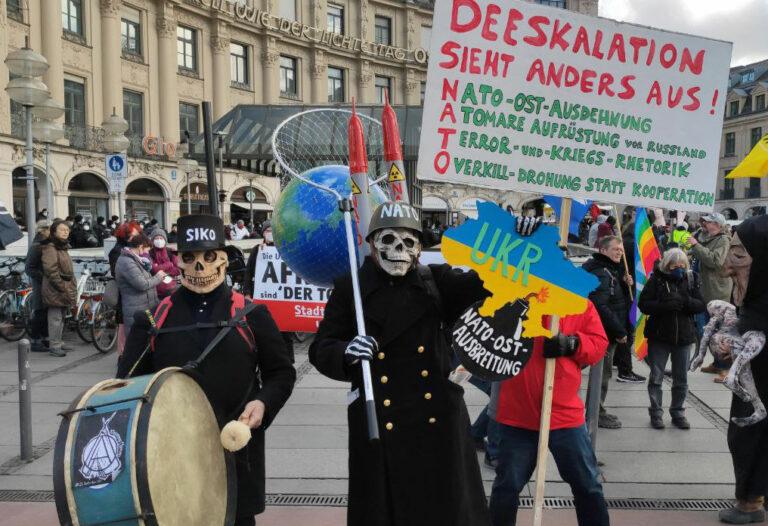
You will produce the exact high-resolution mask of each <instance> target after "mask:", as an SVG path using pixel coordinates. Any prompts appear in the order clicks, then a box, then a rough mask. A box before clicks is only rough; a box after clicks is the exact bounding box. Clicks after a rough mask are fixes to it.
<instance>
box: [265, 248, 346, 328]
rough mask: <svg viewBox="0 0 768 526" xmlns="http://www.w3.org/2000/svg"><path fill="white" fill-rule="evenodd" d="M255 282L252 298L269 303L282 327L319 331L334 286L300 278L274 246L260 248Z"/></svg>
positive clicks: (278, 323) (270, 309)
mask: <svg viewBox="0 0 768 526" xmlns="http://www.w3.org/2000/svg"><path fill="white" fill-rule="evenodd" d="M253 284H254V285H253V288H254V293H253V301H254V302H255V303H262V304H264V305H266V307H267V309H268V310H269V312H270V314H272V317H273V318H274V320H275V323H277V326H278V328H279V329H280V330H281V331H283V332H317V326H318V325H319V324H320V320H322V319H323V314H324V313H325V304H326V303H327V301H328V295H329V294H330V292H331V289H327V288H323V287H318V286H316V285H312V284H311V283H309V282H307V281H304V280H303V279H301V278H300V277H299V276H298V275H296V273H294V272H293V271H292V270H291V269H290V268H288V266H287V265H286V264H285V262H283V260H282V258H281V257H280V253H279V252H278V251H277V249H276V248H275V247H267V246H262V247H261V248H260V249H259V254H258V257H257V260H256V272H255V275H254V279H253Z"/></svg>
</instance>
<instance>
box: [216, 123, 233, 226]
mask: <svg viewBox="0 0 768 526" xmlns="http://www.w3.org/2000/svg"><path fill="white" fill-rule="evenodd" d="M216 135H217V136H218V137H219V141H218V147H219V188H221V194H219V205H220V206H221V210H220V212H221V220H222V221H224V193H223V192H224V134H223V133H221V132H219V133H217V134H216ZM230 219H231V218H230Z"/></svg>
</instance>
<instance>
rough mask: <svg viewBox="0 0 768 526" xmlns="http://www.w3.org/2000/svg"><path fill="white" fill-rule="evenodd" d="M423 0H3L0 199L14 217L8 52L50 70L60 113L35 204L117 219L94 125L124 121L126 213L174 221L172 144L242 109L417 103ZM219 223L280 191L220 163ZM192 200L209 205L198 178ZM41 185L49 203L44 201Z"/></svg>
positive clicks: (271, 181) (18, 194)
mask: <svg viewBox="0 0 768 526" xmlns="http://www.w3.org/2000/svg"><path fill="white" fill-rule="evenodd" d="M431 6H432V2H431V1H429V0H237V1H232V0H66V1H63V2H62V0H0V200H2V201H4V202H6V203H8V205H9V206H10V205H11V203H13V209H14V212H15V213H16V214H17V215H18V216H21V217H22V218H23V216H24V213H25V212H24V210H25V208H24V204H23V203H24V198H25V192H26V190H25V188H24V181H23V180H21V179H17V177H23V175H24V173H23V165H24V151H23V137H24V128H23V122H24V120H23V111H22V109H21V108H20V107H18V106H17V105H16V104H14V103H12V102H11V101H10V100H9V99H8V96H7V94H6V93H5V91H4V90H3V89H2V88H4V87H5V84H6V82H7V80H8V70H7V69H6V68H5V65H4V64H3V63H2V59H4V57H5V56H6V55H7V54H8V52H9V51H12V50H15V49H18V48H20V47H23V45H24V41H25V39H26V38H29V42H30V47H32V48H33V49H34V50H36V51H38V52H40V53H42V54H43V55H44V56H45V57H46V59H47V60H48V62H49V64H50V69H49V70H48V72H47V74H46V75H45V77H44V78H43V81H44V82H45V83H46V84H47V86H48V87H49V89H50V91H51V96H52V97H53V98H54V99H55V100H56V101H58V102H60V103H63V104H64V106H65V107H66V112H65V116H64V117H63V119H62V120H63V122H64V124H65V129H66V138H65V139H64V140H62V141H59V142H58V143H56V144H53V145H51V147H50V152H51V154H50V166H51V168H50V173H49V176H50V177H49V178H47V177H46V174H45V159H44V156H43V149H42V145H39V144H37V143H36V148H35V168H36V176H37V182H36V184H37V188H36V198H37V209H38V210H40V209H43V208H46V207H48V206H51V207H52V208H53V214H54V215H56V216H61V217H64V216H66V215H75V214H78V213H80V214H82V215H87V216H91V217H93V218H95V217H96V216H98V215H107V214H109V215H111V214H116V213H117V210H118V203H117V200H116V197H115V196H114V195H112V194H111V193H110V191H109V181H107V179H106V171H105V152H104V151H103V148H102V144H101V141H102V138H103V130H101V128H100V126H101V123H102V122H103V121H104V119H105V117H107V116H109V115H111V114H112V112H113V111H115V112H116V113H117V114H118V115H121V116H123V117H124V118H125V119H126V120H127V121H128V123H129V126H130V130H129V133H128V136H129V138H130V139H131V147H130V149H129V150H128V156H129V162H128V171H129V173H128V180H127V188H126V194H127V195H126V205H127V212H128V213H129V214H131V215H133V216H135V217H140V218H141V217H156V218H157V219H158V220H159V221H161V222H162V223H163V224H166V225H168V224H170V223H171V222H173V221H174V220H175V219H176V218H177V217H178V216H179V215H180V214H184V213H186V211H187V208H188V199H187V197H188V196H187V186H188V185H187V176H186V174H184V173H181V172H180V171H179V170H178V168H177V156H176V150H177V145H178V143H179V141H180V138H181V136H182V134H183V132H184V130H187V131H188V132H189V133H190V134H191V135H192V136H194V135H195V134H196V133H198V132H201V131H202V114H201V103H202V101H204V100H209V101H212V103H213V118H214V120H215V119H217V118H219V117H221V116H222V115H225V114H226V113H227V112H228V111H230V109H232V108H233V107H235V106H236V105H238V104H272V105H274V104H286V105H296V104H300V105H328V104H331V105H333V104H338V103H349V102H350V101H351V100H352V99H353V98H355V99H356V100H358V101H360V102H361V103H379V102H382V101H383V97H384V93H389V94H390V100H391V101H392V103H393V104H396V105H398V104H403V105H405V104H407V105H419V104H421V96H422V93H423V90H424V86H425V81H426V64H427V52H426V48H427V47H428V43H429V36H430V34H431V31H432V28H431V24H432V9H431ZM223 182H224V184H223V189H224V190H225V191H226V200H225V201H224V203H223V206H222V208H223V210H224V211H225V216H226V217H228V218H230V217H231V218H234V217H239V216H242V215H243V213H244V211H247V210H248V209H249V208H250V207H251V206H253V207H254V208H255V209H256V210H257V213H258V216H260V217H262V218H263V217H266V216H267V215H268V214H269V213H270V211H271V209H272V206H273V204H274V203H275V201H276V199H277V196H278V194H279V191H280V185H279V180H278V178H276V177H270V176H269V175H268V171H267V170H265V171H264V173H253V171H249V172H246V171H239V170H237V169H233V168H225V169H224V176H223ZM190 183H191V184H190V185H189V188H190V192H189V198H190V199H189V201H190V202H189V205H190V208H191V209H192V210H193V211H202V210H205V209H206V201H207V187H206V185H205V178H204V176H203V174H202V172H199V173H193V174H191V180H190ZM49 187H50V189H51V190H52V195H51V196H49Z"/></svg>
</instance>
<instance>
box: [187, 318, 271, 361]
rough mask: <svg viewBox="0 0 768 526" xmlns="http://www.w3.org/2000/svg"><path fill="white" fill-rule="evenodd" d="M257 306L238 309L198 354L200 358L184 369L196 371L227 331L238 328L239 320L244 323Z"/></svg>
mask: <svg viewBox="0 0 768 526" xmlns="http://www.w3.org/2000/svg"><path fill="white" fill-rule="evenodd" d="M258 306H259V304H258V303H248V304H247V305H245V307H243V308H242V309H238V310H237V311H235V314H234V316H233V317H232V319H231V320H229V321H228V322H226V323H225V324H224V328H223V329H221V330H220V331H219V333H218V334H217V335H216V336H214V338H213V339H212V340H211V342H210V343H209V344H208V346H207V347H206V348H205V349H203V352H201V353H200V356H198V357H197V358H196V359H194V360H192V361H191V362H189V363H188V364H187V365H185V366H184V368H189V369H197V366H198V365H200V362H202V361H203V360H205V358H206V357H207V356H208V355H209V354H210V353H211V351H213V349H214V348H215V347H216V346H217V345H218V344H219V342H220V341H221V340H223V339H224V337H225V336H226V335H227V334H228V333H229V331H230V330H232V329H233V328H234V327H238V326H239V325H240V321H241V320H242V321H245V317H246V316H248V314H249V313H250V312H251V311H252V310H253V309H255V308H256V307H258Z"/></svg>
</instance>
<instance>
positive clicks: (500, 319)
mask: <svg viewBox="0 0 768 526" xmlns="http://www.w3.org/2000/svg"><path fill="white" fill-rule="evenodd" d="M481 303H482V302H478V303H476V304H475V305H472V306H471V307H470V308H469V309H467V310H466V311H465V312H464V314H462V315H461V316H459V319H458V321H457V322H456V324H455V325H454V327H453V331H452V333H451V336H452V339H451V345H452V346H453V350H454V351H455V352H456V354H457V355H458V356H459V359H460V360H461V364H462V365H463V366H464V367H465V368H466V369H467V370H468V371H469V372H470V373H472V374H474V375H475V376H479V377H480V378H483V379H485V380H488V381H492V382H496V381H501V380H505V379H507V378H511V377H513V376H517V375H518V374H520V371H522V370H523V367H524V366H525V364H526V363H528V360H529V359H530V357H531V353H532V351H533V339H531V338H523V337H522V333H523V319H524V317H525V314H526V313H527V312H528V302H527V301H525V300H516V301H515V302H514V303H507V304H506V305H505V306H503V307H502V308H501V309H499V310H498V311H497V312H496V314H495V315H494V316H493V317H484V316H482V315H481V314H480V313H479V312H478V311H479V309H480V305H481Z"/></svg>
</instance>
